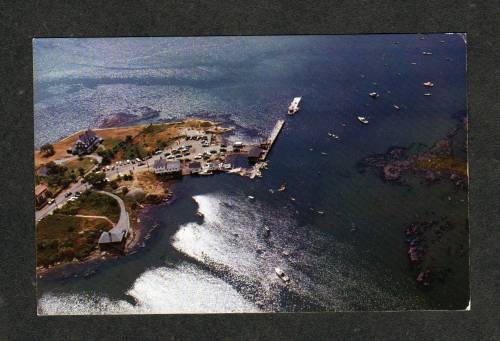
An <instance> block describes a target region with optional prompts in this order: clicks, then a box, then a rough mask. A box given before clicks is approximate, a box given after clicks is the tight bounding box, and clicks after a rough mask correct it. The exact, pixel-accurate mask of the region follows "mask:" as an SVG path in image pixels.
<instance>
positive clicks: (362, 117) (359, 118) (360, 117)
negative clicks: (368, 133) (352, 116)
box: [358, 116, 368, 124]
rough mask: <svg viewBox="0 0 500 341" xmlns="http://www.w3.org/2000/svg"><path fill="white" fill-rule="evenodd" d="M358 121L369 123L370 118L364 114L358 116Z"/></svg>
mask: <svg viewBox="0 0 500 341" xmlns="http://www.w3.org/2000/svg"><path fill="white" fill-rule="evenodd" d="M358 121H359V122H361V123H363V124H368V120H367V119H366V117H364V116H358Z"/></svg>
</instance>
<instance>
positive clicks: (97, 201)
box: [54, 191, 120, 223]
mask: <svg viewBox="0 0 500 341" xmlns="http://www.w3.org/2000/svg"><path fill="white" fill-rule="evenodd" d="M54 213H57V214H62V215H76V214H80V215H94V216H105V217H108V218H109V219H110V220H111V221H112V222H114V223H117V222H118V219H119V218H120V206H119V204H118V202H117V201H116V200H115V199H113V198H111V197H110V196H107V195H105V194H101V193H97V192H92V191H87V192H85V193H82V195H81V196H80V198H78V199H77V200H75V201H70V202H68V203H67V204H66V205H64V206H63V207H62V208H58V209H56V210H55V211H54Z"/></svg>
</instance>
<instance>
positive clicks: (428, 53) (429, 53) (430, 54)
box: [422, 51, 432, 56]
mask: <svg viewBox="0 0 500 341" xmlns="http://www.w3.org/2000/svg"><path fill="white" fill-rule="evenodd" d="M422 54H423V55H424V56H432V52H426V51H424V52H422Z"/></svg>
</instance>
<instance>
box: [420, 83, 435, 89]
mask: <svg viewBox="0 0 500 341" xmlns="http://www.w3.org/2000/svg"><path fill="white" fill-rule="evenodd" d="M423 85H424V86H425V87H426V88H432V87H433V86H434V83H432V82H425V83H423Z"/></svg>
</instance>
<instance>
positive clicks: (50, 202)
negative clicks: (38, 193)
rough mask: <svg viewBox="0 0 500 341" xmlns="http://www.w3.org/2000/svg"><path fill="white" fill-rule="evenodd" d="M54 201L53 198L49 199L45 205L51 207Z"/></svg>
mask: <svg viewBox="0 0 500 341" xmlns="http://www.w3.org/2000/svg"><path fill="white" fill-rule="evenodd" d="M55 202H56V200H55V199H54V198H50V199H49V200H48V201H47V204H49V205H52V204H53V203H55Z"/></svg>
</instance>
